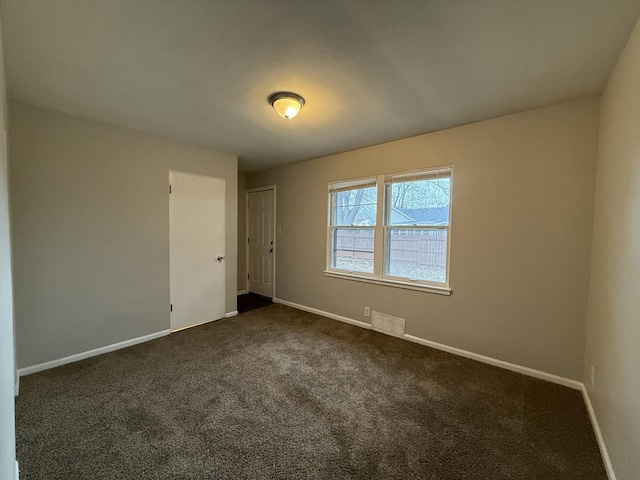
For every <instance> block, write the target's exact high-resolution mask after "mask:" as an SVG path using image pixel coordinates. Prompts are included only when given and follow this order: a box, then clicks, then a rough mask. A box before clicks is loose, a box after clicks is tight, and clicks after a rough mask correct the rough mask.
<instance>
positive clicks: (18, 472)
mask: <svg viewBox="0 0 640 480" xmlns="http://www.w3.org/2000/svg"><path fill="white" fill-rule="evenodd" d="M16 480H20V466H19V465H18V460H16Z"/></svg>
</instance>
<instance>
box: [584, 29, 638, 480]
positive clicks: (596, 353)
mask: <svg viewBox="0 0 640 480" xmlns="http://www.w3.org/2000/svg"><path fill="white" fill-rule="evenodd" d="M639 294H640V24H638V25H637V26H636V28H635V31H634V33H633V34H632V35H631V38H630V39H629V43H628V44H627V47H626V49H625V50H624V52H623V53H622V56H621V57H620V60H619V61H618V64H617V66H616V68H615V70H614V72H613V74H612V76H611V78H610V80H609V83H608V85H607V88H606V90H605V92H604V94H603V96H602V101H601V114H600V150H599V155H598V176H597V187H596V207H595V220H594V230H593V255H592V264H591V283H590V290H589V310H588V323H587V348H586V355H585V372H584V383H585V385H586V386H587V390H588V392H589V396H590V398H591V400H592V403H593V406H594V409H595V412H596V416H597V418H598V422H599V424H600V427H601V430H602V433H603V435H604V439H605V442H606V445H607V448H608V450H609V454H610V456H611V460H612V463H613V467H614V470H615V472H616V475H617V478H618V480H632V479H636V478H638V472H639V471H640V463H639V460H638V454H640V373H639V368H640V295H639ZM592 366H593V367H594V369H595V383H594V386H593V387H591V378H590V377H591V367H592Z"/></svg>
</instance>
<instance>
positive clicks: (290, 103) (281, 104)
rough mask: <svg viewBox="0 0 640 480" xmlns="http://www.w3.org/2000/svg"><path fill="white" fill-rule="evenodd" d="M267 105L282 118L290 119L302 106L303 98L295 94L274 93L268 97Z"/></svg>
mask: <svg viewBox="0 0 640 480" xmlns="http://www.w3.org/2000/svg"><path fill="white" fill-rule="evenodd" d="M269 103H270V104H271V106H272V107H273V109H274V110H275V111H276V112H277V113H278V115H280V116H281V117H282V118H285V119H287V120H290V119H292V118H293V117H295V116H296V115H298V112H299V111H300V109H301V108H302V106H303V105H304V98H302V97H301V96H300V95H298V94H297V93H291V92H276V93H274V94H272V95H271V96H270V97H269Z"/></svg>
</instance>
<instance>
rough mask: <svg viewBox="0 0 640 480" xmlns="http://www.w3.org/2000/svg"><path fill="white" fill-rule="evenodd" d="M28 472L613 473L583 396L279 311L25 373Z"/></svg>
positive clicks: (96, 475) (436, 476) (20, 430)
mask: <svg viewBox="0 0 640 480" xmlns="http://www.w3.org/2000/svg"><path fill="white" fill-rule="evenodd" d="M17 446H18V460H19V461H20V467H21V470H22V473H23V475H22V476H21V478H23V479H25V480H36V479H48V480H51V479H65V480H71V479H83V480H84V479H109V480H114V479H132V480H133V479H214V478H215V479H249V478H251V479H254V478H255V479H289V478H321V479H333V478H354V479H374V478H380V479H382V478H395V479H428V480H440V479H456V480H459V479H545V480H551V479H562V480H567V479H580V480H591V479H599V480H605V479H606V475H605V472H604V468H603V465H602V461H601V458H600V455H599V452H598V447H597V444H596V441H595V438H594V434H593V431H592V429H591V426H590V423H589V419H588V416H587V412H586V410H585V407H584V405H583V402H582V398H581V395H580V393H579V392H577V391H574V390H571V389H568V388H565V387H560V386H558V385H554V384H551V383H547V382H543V381H540V380H536V379H533V378H529V377H526V376H522V375H519V374H516V373H512V372H508V371H505V370H501V369H498V368H495V367H491V366H488V365H484V364H481V363H477V362H474V361H471V360H467V359H464V358H460V357H456V356H454V355H450V354H447V353H443V352H440V351H437V350H432V349H429V348H426V347H423V346H421V345H416V344H413V343H409V342H406V341H403V340H399V339H396V338H393V337H389V336H386V335H382V334H379V333H376V332H372V331H369V330H364V329H360V328H358V327H353V326H350V325H346V324H343V323H340V322H337V321H333V320H329V319H326V318H323V317H318V316H316V315H311V314H307V313H304V312H300V311H298V310H294V309H291V308H288V307H284V306H282V305H271V306H268V307H264V308H260V309H258V310H253V311H250V312H247V313H245V314H242V315H240V316H237V317H235V318H231V319H225V320H220V321H218V322H214V323H211V324H207V325H204V326H201V327H196V328H193V329H189V330H184V331H182V332H179V333H175V334H173V335H170V336H168V337H164V338H161V339H158V340H154V341H152V342H148V343H145V344H142V345H138V346H134V347H130V348H127V349H124V350H120V351H117V352H114V353H109V354H106V355H102V356H99V357H95V358H91V359H88V360H84V361H82V362H78V363H74V364H71V365H66V366H63V367H60V368H57V369H54V370H49V371H47V372H42V373H39V374H34V375H30V376H28V377H25V378H23V379H22V384H21V388H20V396H19V397H18V399H17Z"/></svg>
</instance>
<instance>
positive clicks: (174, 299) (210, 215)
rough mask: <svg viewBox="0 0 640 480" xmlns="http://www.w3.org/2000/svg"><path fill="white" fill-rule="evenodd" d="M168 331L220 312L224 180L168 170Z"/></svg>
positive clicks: (222, 288)
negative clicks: (169, 296) (169, 324)
mask: <svg viewBox="0 0 640 480" xmlns="http://www.w3.org/2000/svg"><path fill="white" fill-rule="evenodd" d="M169 185H170V194H169V252H170V253H169V267H170V282H171V286H170V288H171V330H179V329H181V328H186V327H190V326H193V325H198V324H200V323H204V322H208V321H211V320H217V319H219V318H222V317H223V316H224V298H225V280H224V279H225V263H224V262H225V260H224V254H225V221H224V208H225V183H224V180H223V179H221V178H213V177H203V176H198V175H189V174H186V173H177V172H170V173H169Z"/></svg>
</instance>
